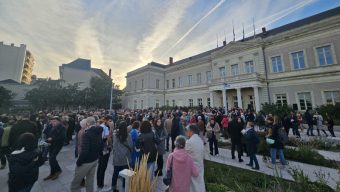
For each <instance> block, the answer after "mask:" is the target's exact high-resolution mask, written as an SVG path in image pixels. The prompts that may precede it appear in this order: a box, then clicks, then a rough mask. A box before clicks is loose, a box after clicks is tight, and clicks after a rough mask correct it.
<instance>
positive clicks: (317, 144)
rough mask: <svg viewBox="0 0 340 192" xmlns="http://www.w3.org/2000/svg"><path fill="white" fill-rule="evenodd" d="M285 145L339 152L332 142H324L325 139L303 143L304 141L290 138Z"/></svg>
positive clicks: (314, 139)
mask: <svg viewBox="0 0 340 192" xmlns="http://www.w3.org/2000/svg"><path fill="white" fill-rule="evenodd" d="M286 145H288V146H293V147H298V146H301V145H307V146H310V147H311V148H313V149H317V150H325V151H333V152H340V146H339V145H334V144H333V142H330V141H329V140H326V139H318V138H313V139H310V140H307V141H305V140H300V139H294V138H290V139H289V141H288V143H287V144H286Z"/></svg>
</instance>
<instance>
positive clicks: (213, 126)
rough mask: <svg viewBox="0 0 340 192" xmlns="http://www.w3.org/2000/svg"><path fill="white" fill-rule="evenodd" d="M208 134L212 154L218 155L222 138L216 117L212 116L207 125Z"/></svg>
mask: <svg viewBox="0 0 340 192" xmlns="http://www.w3.org/2000/svg"><path fill="white" fill-rule="evenodd" d="M207 135H208V139H209V148H210V155H214V153H213V152H215V155H216V156H218V155H219V152H218V140H219V138H220V125H219V124H218V123H216V121H215V119H214V118H213V117H212V118H210V121H209V123H208V125H207Z"/></svg>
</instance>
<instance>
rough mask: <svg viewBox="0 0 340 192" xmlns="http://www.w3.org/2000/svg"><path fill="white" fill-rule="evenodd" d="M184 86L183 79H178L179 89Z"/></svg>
mask: <svg viewBox="0 0 340 192" xmlns="http://www.w3.org/2000/svg"><path fill="white" fill-rule="evenodd" d="M182 86H183V81H182V78H181V77H178V87H182Z"/></svg>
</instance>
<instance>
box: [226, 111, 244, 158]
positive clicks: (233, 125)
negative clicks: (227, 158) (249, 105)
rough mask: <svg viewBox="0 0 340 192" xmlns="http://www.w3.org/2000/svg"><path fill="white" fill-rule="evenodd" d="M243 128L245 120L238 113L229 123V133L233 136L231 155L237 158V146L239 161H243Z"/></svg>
mask: <svg viewBox="0 0 340 192" xmlns="http://www.w3.org/2000/svg"><path fill="white" fill-rule="evenodd" d="M242 129H243V122H242V119H241V118H240V117H237V116H236V115H233V116H232V121H231V122H230V123H229V125H228V133H229V135H230V138H231V156H232V159H235V148H236V147H237V154H238V161H239V162H243V159H242V145H241V136H242V133H241V131H242Z"/></svg>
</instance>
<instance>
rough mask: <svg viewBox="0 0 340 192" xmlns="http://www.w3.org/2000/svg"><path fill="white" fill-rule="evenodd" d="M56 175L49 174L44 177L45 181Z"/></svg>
mask: <svg viewBox="0 0 340 192" xmlns="http://www.w3.org/2000/svg"><path fill="white" fill-rule="evenodd" d="M54 176H55V174H53V175H49V176H47V177H45V178H44V181H47V180H49V179H52V178H53V177H54Z"/></svg>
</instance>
